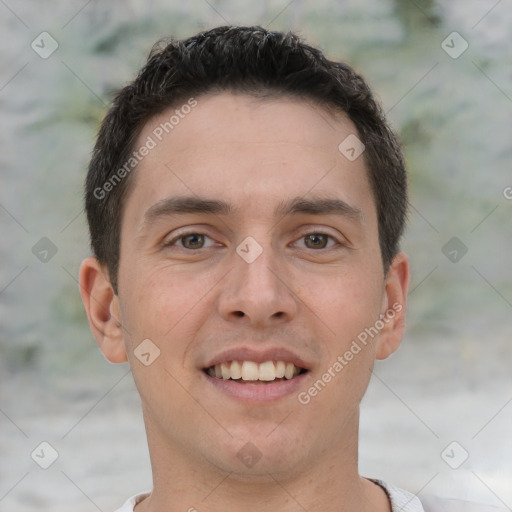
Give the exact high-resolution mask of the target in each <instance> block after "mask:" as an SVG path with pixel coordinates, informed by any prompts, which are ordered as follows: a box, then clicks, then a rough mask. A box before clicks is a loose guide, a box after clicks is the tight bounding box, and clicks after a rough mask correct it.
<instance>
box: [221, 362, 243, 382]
mask: <svg viewBox="0 0 512 512" xmlns="http://www.w3.org/2000/svg"><path fill="white" fill-rule="evenodd" d="M215 366H217V365H215ZM229 373H230V376H229V378H230V379H241V378H242V367H241V366H240V363H239V362H238V361H233V362H232V363H231V367H230V368H229Z"/></svg>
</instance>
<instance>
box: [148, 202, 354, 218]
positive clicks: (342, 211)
mask: <svg viewBox="0 0 512 512" xmlns="http://www.w3.org/2000/svg"><path fill="white" fill-rule="evenodd" d="M235 211H236V209H235V208H234V207H233V206H232V205H231V204H229V203H227V202H225V201H222V200H218V199H208V198H202V197H197V196H177V197H168V198H165V199H162V200H160V201H158V202H157V203H155V204H154V205H153V206H151V207H150V208H149V209H148V210H147V211H146V213H145V214H144V224H148V223H151V222H152V221H154V220H156V219H158V218H159V217H166V216H171V215H179V214H187V213H199V214H212V215H230V214H233V213H234V212H235ZM296 214H310V215H339V216H343V217H349V218H351V219H354V220H357V221H362V219H363V213H362V211H361V210H360V209H359V208H356V207H354V206H351V205H350V204H348V203H347V202H345V201H343V200H342V199H331V198H312V199H305V198H304V197H295V198H293V199H291V200H288V201H285V202H281V203H280V204H279V205H278V206H277V207H276V209H275V211H274V215H275V216H276V217H286V216H287V215H296Z"/></svg>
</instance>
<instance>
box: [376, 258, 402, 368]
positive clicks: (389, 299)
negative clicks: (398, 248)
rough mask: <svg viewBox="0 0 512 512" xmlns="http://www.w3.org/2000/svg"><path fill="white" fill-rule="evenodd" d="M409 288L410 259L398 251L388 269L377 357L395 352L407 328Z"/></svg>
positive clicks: (383, 356) (382, 357)
mask: <svg viewBox="0 0 512 512" xmlns="http://www.w3.org/2000/svg"><path fill="white" fill-rule="evenodd" d="M408 290H409V259H408V257H407V255H406V254H405V253H403V252H401V253H398V254H397V255H396V256H395V257H394V258H393V261H392V263H391V265H390V267H389V269H388V272H387V275H386V282H385V292H384V298H383V310H382V312H381V314H382V320H381V321H382V324H383V327H382V330H381V331H380V335H379V340H378V345H377V353H376V357H377V359H386V358H387V357H389V356H390V355H391V354H392V353H393V352H395V351H396V350H397V349H398V347H399V346H400V343H401V341H402V337H403V334H404V330H405V310H406V303H407V292H408Z"/></svg>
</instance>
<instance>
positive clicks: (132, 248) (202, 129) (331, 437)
mask: <svg viewBox="0 0 512 512" xmlns="http://www.w3.org/2000/svg"><path fill="white" fill-rule="evenodd" d="M197 101H198V105H197V107H196V108H195V109H193V110H192V112H191V113H190V114H188V115H187V116H186V117H185V118H184V119H182V120H181V121H180V123H179V125H177V126H176V127H175V128H174V130H173V131H172V133H170V134H169V135H167V136H166V137H165V138H164V139H163V140H162V142H160V143H159V144H158V145H157V147H156V148H154V149H153V150H151V151H150V153H149V154H148V155H147V156H146V157H145V158H144V159H143V160H142V161H141V162H140V164H139V166H138V168H137V170H136V173H135V175H134V176H133V179H134V181H133V182H132V183H131V188H130V193H129V194H128V196H127V199H126V202H125V210H124V212H123V221H122V230H121V258H120V268H119V289H118V295H115V294H114V292H113V289H112V287H111V285H110V282H109V279H108V273H107V271H106V269H105V268H104V267H103V266H102V265H100V264H99V263H98V261H97V260H96V259H94V258H88V259H86V260H85V261H84V262H83V264H82V266H81V269H80V285H81V290H82V298H83V301H84V304H85V308H86V311H87V315H88V318H89V322H90V325H91V329H92V332H93V334H94V336H95V338H96V340H97V342H98V344H99V346H100V348H101V350H102V352H103V354H104V355H105V357H106V358H107V359H108V360H109V361H112V362H116V363H121V362H124V361H126V360H128V361H129V363H130V365H131V368H132V372H133V376H134V379H135V382H136V385H137V388H138V390H139V393H140V396H141V399H142V405H143V414H144V421H145V425H146V430H147V436H148V444H149V450H150V454H151V463H152V469H153V480H154V489H153V492H152V494H151V495H150V497H148V498H146V499H145V500H144V501H142V503H140V504H139V505H137V507H136V510H137V512H156V511H159V510H160V511H161V510H169V511H178V510H189V509H190V508H191V507H195V508H196V509H197V510H200V511H211V512H214V511H225V510H247V511H249V512H255V511H267V510H279V511H282V512H288V511H299V510H300V511H302V510H308V511H310V512H313V511H320V510H322V511H325V510H340V504H342V506H343V508H342V509H343V510H344V511H354V512H356V511H357V512H361V511H370V510H372V511H373V512H374V511H375V510H377V511H387V510H390V505H389V502H388V499H387V496H386V495H385V493H384V491H383V490H382V489H381V488H380V487H379V486H377V485H375V484H374V483H372V482H370V481H369V480H367V479H365V478H362V477H361V476H360V475H359V474H358V468H357V462H358V460H357V457H358V455H357V453H358V426H359V404H360V402H361V399H362V397H363V395H364V393H365V391H366V388H367V385H368V382H369V378H370V374H371V369H372V367H373V364H374V362H375V360H376V359H384V358H386V357H388V356H389V355H390V354H391V353H392V352H394V351H395V350H396V349H397V348H398V346H399V344H400V341H401V338H402V335H403V329H404V315H405V300H406V295H407V289H408V284H409V265H408V260H407V257H406V255H405V254H403V253H400V254H398V255H397V256H396V257H395V258H394V260H393V262H392V264H391V267H390V268H389V270H388V272H387V273H386V274H384V270H383V265H382V260H381V255H380V249H379V240H378V224H377V214H376V208H375V204H374V200H373V196H372V193H371V190H370V185H369V182H368V179H367V174H366V169H365V162H364V158H363V157H360V158H357V159H356V160H355V161H353V162H351V161H349V160H348V159H346V158H345V157H344V156H343V155H342V154H341V153H340V152H339V151H338V145H339V144H340V142H341V141H343V140H344V139H345V138H346V137H347V136H348V135H350V134H356V133H357V131H356V129H355V127H354V125H353V124H352V122H351V121H350V120H349V119H348V118H347V117H346V116H345V115H341V114H337V115H334V114H331V113H328V112H326V111H325V110H324V109H322V108H320V107H319V106H317V105H314V104H311V103H309V102H306V101H302V100H297V99H288V98H275V99H269V98H267V99H264V100H262V99H255V98H254V97H251V96H247V95H243V94H236V95H235V94H233V93H227V92H226V93H221V94H215V95H205V96H201V97H199V98H197ZM172 110H173V109H171V110H170V111H169V112H171V113H172ZM169 112H164V113H163V114H162V115H160V116H158V117H157V118H155V119H152V120H151V121H150V122H149V123H148V124H147V125H146V126H145V128H144V129H143V131H142V133H141V134H140V137H139V141H138V144H137V146H138V145H139V144H143V143H144V141H145V140H146V138H147V136H148V135H149V136H150V135H151V133H152V130H154V129H155V127H157V126H158V125H159V124H160V123H161V122H163V121H165V120H167V119H168V118H169V115H170V114H169ZM176 196H193V197H196V198H197V197H201V198H208V199H215V200H222V201H224V202H226V203H229V204H230V205H231V207H232V210H233V211H232V212H231V213H227V212H225V213H216V214H212V213H179V214H167V215H156V216H151V215H149V216H148V214H147V212H148V210H150V208H152V207H154V205H155V204H160V205H162V204H163V203H162V201H164V200H165V199H166V198H170V197H176ZM297 197H299V198H303V199H318V198H323V199H325V198H330V199H341V200H343V201H345V202H346V203H347V204H349V205H350V206H351V207H353V208H354V209H357V210H358V211H359V212H360V213H359V215H358V216H351V215H339V214H334V213H322V214H314V213H307V212H306V213H294V214H288V215H283V214H279V215H276V214H275V210H276V208H277V207H278V206H279V205H282V204H283V203H286V202H287V201H291V200H293V199H294V198H297ZM153 211H154V208H153ZM145 215H146V217H145ZM185 232H188V233H198V234H204V235H206V236H207V237H206V238H204V239H202V238H199V247H201V243H202V242H203V240H204V246H203V247H202V248H199V249H195V250H191V249H190V248H188V247H190V242H191V240H192V242H196V243H197V242H198V239H197V238H194V237H192V239H191V238H190V237H188V238H185V239H183V238H180V237H179V236H178V235H180V236H181V237H183V234H184V233H185ZM319 232H320V233H325V234H327V235H330V237H332V238H322V237H321V238H320V239H318V238H314V237H313V239H312V238H311V237H310V236H308V235H314V234H315V233H319ZM248 236H251V237H253V238H254V239H255V240H256V241H257V242H258V244H259V245H260V246H261V248H262V250H263V252H262V253H261V255H260V256H259V257H258V258H257V259H256V260H255V261H254V262H252V263H250V264H249V263H247V262H246V261H245V260H244V259H242V258H241V257H240V256H239V254H237V252H236V248H237V246H238V245H239V244H240V243H241V242H242V241H243V240H244V239H245V238H246V237H248ZM327 240H328V241H327ZM312 241H316V242H317V244H316V245H315V244H313V245H312ZM319 241H320V243H318V242H319ZM184 243H185V244H188V245H186V246H184V245H183V244H184ZM324 243H326V244H327V245H326V246H325V247H323V244H324ZM166 244H167V245H166ZM318 246H320V247H318ZM393 304H400V305H401V307H402V309H401V311H399V312H396V314H395V315H394V317H393V318H392V319H390V320H389V321H388V322H387V323H385V325H384V327H383V328H382V329H381V330H380V332H379V334H378V336H376V337H375V338H373V339H372V340H371V342H370V343H368V345H367V346H366V347H364V348H363V349H362V350H361V351H360V352H359V353H358V354H357V355H355V356H354V358H353V359H352V360H351V361H350V362H349V363H348V364H347V365H346V366H345V367H344V368H343V370H342V371H340V372H339V373H337V374H336V376H335V377H334V378H332V380H331V382H329V383H328V385H326V386H325V388H324V389H322V391H321V392H319V393H318V394H317V396H315V397H314V398H312V399H311V401H310V402H309V403H308V404H307V405H303V404H301V403H300V402H299V401H298V399H297V394H298V392H299V391H304V390H306V391H307V390H308V388H310V387H311V386H312V384H313V383H314V382H315V381H317V380H318V379H319V378H321V376H322V374H323V373H324V372H326V371H327V370H328V368H329V367H331V366H332V365H333V363H334V362H335V361H336V360H337V357H338V356H340V355H343V354H344V353H345V352H346V350H348V349H349V347H350V345H351V343H352V341H353V340H354V339H356V337H357V335H358V334H359V333H361V332H362V331H364V329H365V328H368V327H370V326H373V325H374V324H375V322H376V321H377V320H378V319H379V315H381V314H386V311H388V310H389V309H390V308H392V305H393ZM148 338H149V339H150V340H152V342H153V343H154V344H155V345H156V346H157V347H158V348H159V350H160V356H159V357H158V358H157V359H155V360H154V362H153V363H152V364H150V365H149V366H145V365H143V364H141V362H140V361H139V360H138V359H137V358H136V357H135V354H134V350H135V349H136V347H137V346H138V345H139V344H140V343H141V341H142V340H144V339H148ZM241 345H244V346H249V347H253V348H256V349H257V350H260V349H265V348H269V347H274V346H279V347H287V348H289V349H290V350H293V351H294V353H295V354H297V355H299V356H300V357H301V358H302V359H303V360H304V361H306V362H307V363H308V365H309V369H310V371H309V372H308V374H307V375H305V377H304V379H303V383H302V384H301V386H300V389H298V390H297V392H294V393H292V394H290V395H289V396H285V397H282V398H280V399H279V400H275V401H273V402H265V403H259V404H254V403H248V402H243V401H241V400H238V399H235V398H232V397H230V396H226V395H225V394H224V393H222V392H221V391H219V390H218V389H217V388H216V387H215V386H213V385H211V383H209V382H208V381H207V379H205V378H203V374H202V370H203V367H204V365H206V363H207V362H208V361H209V360H211V358H213V357H214V356H215V355H216V354H218V353H220V352H221V351H223V350H225V349H229V348H233V347H239V346H241ZM247 442H251V443H252V444H253V445H254V446H255V447H256V448H257V450H258V452H259V453H260V454H261V458H260V460H259V461H258V462H257V463H256V464H255V465H253V466H252V467H246V466H245V465H244V464H243V463H242V462H241V460H240V459H239V458H238V457H237V453H238V452H239V451H240V449H241V448H242V447H243V446H244V445H245V444H246V443H247Z"/></svg>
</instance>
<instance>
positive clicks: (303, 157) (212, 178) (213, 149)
mask: <svg viewBox="0 0 512 512" xmlns="http://www.w3.org/2000/svg"><path fill="white" fill-rule="evenodd" d="M356 135H357V130H356V128H355V126H354V124H353V123H352V122H351V120H350V119H349V118H348V116H346V115H345V114H343V113H340V114H333V113H331V112H329V111H328V110H326V109H325V108H323V107H321V106H319V105H317V104H315V103H313V102H310V101H306V100H299V99H293V98H287V97H274V98H265V99H261V98H255V97H253V96H250V95H245V94H233V93H228V92H224V93H219V94H208V95H204V96H200V97H198V98H194V99H189V100H186V101H184V102H183V103H182V104H180V105H176V106H174V107H172V108H171V109H168V110H166V111H164V112H162V113H161V114H159V115H158V116H155V117H154V118H152V119H151V120H150V121H149V122H147V123H146V125H145V126H144V128H143V130H142V131H141V134H140V135H139V137H138V140H137V142H136V144H135V147H136V148H141V147H143V146H144V145H146V146H148V147H151V149H150V150H149V151H147V152H145V153H146V154H145V156H144V157H143V158H141V160H140V162H139V163H138V165H137V169H136V172H135V175H134V178H135V179H134V180H133V181H134V182H132V184H131V186H132V190H131V192H130V194H129V196H130V197H129V198H128V202H130V201H131V196H135V197H136V203H137V205H138V207H141V208H142V207H148V206H150V205H151V204H154V203H155V202H157V201H159V200H162V199H165V197H169V196H176V195H182V196H183V195H187V196H190V195H198V196H201V197H216V198H220V199H223V200H225V201H227V202H230V203H236V202H237V201H238V204H235V206H237V207H238V208H237V212H238V213H239V212H240V210H242V211H243V210H244V209H247V208H248V207H249V206H250V205H252V204H255V203H257V204H259V205H260V206H263V205H268V206H269V207H270V206H271V205H272V207H273V208H274V209H275V205H276V204H277V202H282V201H283V200H286V199H287V198H288V197H298V196H304V195H307V194H308V193H313V194H314V195H316V196H318V195H320V196H322V195H324V196H325V195H330V196H336V197H337V198H339V199H342V200H345V201H346V202H347V203H351V202H353V201H354V200H356V199H357V201H359V202H360V203H361V202H362V203H368V201H369V203H368V204H367V205H366V206H367V207H369V208H371V207H372V201H371V192H370V188H369V185H368V180H367V176H366V168H365V163H364V159H363V157H360V158H357V159H355V160H353V161H351V160H349V159H347V158H346V157H345V156H344V155H343V154H342V153H341V152H340V150H339V145H340V144H342V143H343V141H344V140H346V139H347V137H354V136H356ZM349 196H352V197H349ZM364 206H365V205H364V204H362V205H360V206H358V207H359V208H361V209H363V207H364Z"/></svg>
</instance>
